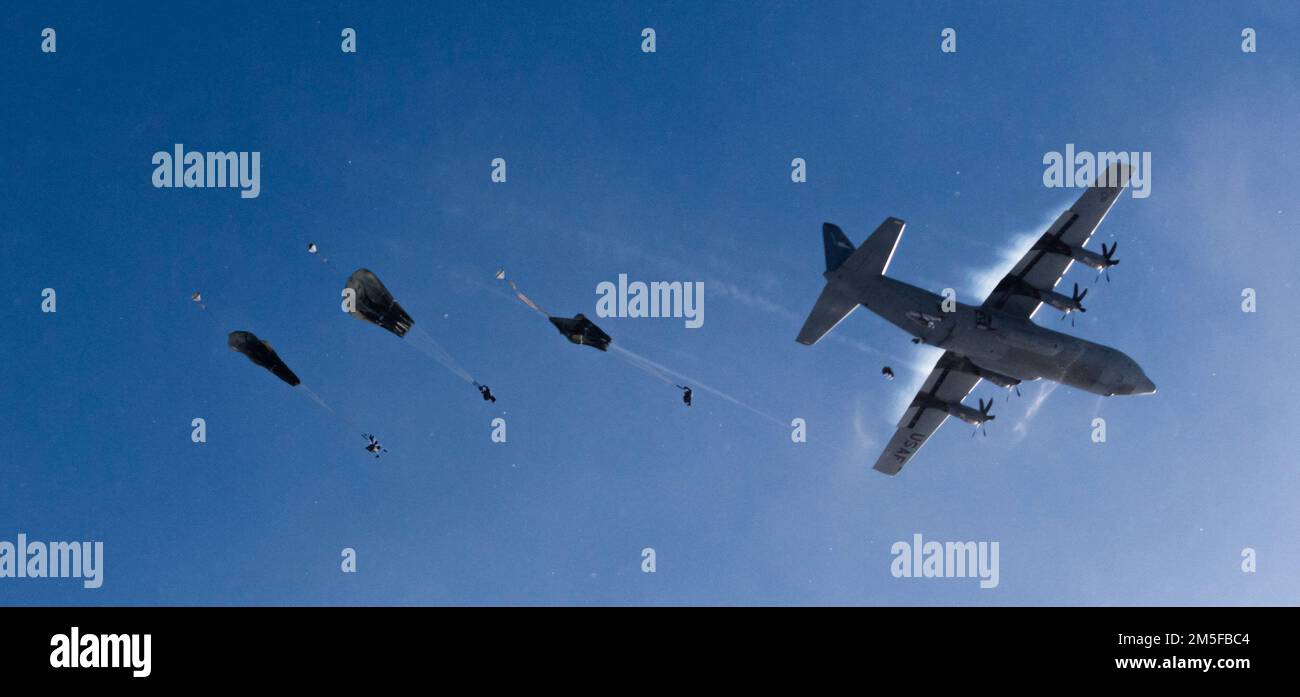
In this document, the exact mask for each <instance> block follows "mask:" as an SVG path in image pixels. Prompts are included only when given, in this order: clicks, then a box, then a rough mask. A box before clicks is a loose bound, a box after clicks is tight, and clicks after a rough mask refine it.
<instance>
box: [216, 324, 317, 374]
mask: <svg viewBox="0 0 1300 697" xmlns="http://www.w3.org/2000/svg"><path fill="white" fill-rule="evenodd" d="M226 343H227V344H229V346H230V349H231V350H232V351H238V352H240V353H242V354H244V355H245V356H248V360H250V361H252V362H254V363H256V364H258V365H260V366H262V367H263V368H266V369H267V370H269V371H271V372H272V373H275V376H276V377H277V378H280V379H281V380H284V381H285V382H287V383H289V385H291V386H293V387H297V386H298V384H299V383H300V382H302V381H301V380H299V379H298V376H297V375H294V374H293V371H292V370H289V366H287V365H285V364H284V361H282V360H280V356H279V354H277V353H276V352H275V349H273V348H271V345H270V344H268V343H266V342H265V341H262V340H261V339H259V338H257V335H256V334H254V333H252V332H230V336H229V337H228V338H227V339H226Z"/></svg>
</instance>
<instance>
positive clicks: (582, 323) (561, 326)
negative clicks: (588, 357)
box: [547, 312, 613, 351]
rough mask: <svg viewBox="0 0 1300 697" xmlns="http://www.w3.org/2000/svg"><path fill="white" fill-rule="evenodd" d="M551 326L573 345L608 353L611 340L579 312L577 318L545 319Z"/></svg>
mask: <svg viewBox="0 0 1300 697" xmlns="http://www.w3.org/2000/svg"><path fill="white" fill-rule="evenodd" d="M547 319H549V320H551V324H553V325H555V328H556V329H558V330H560V333H561V334H563V335H564V337H565V338H566V339H568V340H569V341H572V342H573V343H575V344H581V345H583V346H590V347H592V348H594V349H598V350H600V351H608V350H609V344H610V342H612V341H613V339H611V338H609V335H608V334H606V333H605V332H604V331H602V330H601V328H600V327H597V326H596V323H595V322H592V321H591V320H589V319H587V318H586V317H585V316H584V315H583V314H582V313H581V312H579V313H578V316H576V317H573V318H569V317H547Z"/></svg>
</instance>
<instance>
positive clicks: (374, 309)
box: [348, 269, 415, 336]
mask: <svg viewBox="0 0 1300 697" xmlns="http://www.w3.org/2000/svg"><path fill="white" fill-rule="evenodd" d="M348 288H351V289H352V291H353V292H354V293H356V310H355V311H354V312H353V313H352V315H353V316H354V317H356V318H357V319H360V320H365V321H366V322H370V323H371V324H376V325H379V326H381V327H383V328H384V329H387V330H388V331H390V332H392V333H394V334H396V335H398V336H406V332H407V331H409V330H410V329H411V325H413V324H415V320H413V319H411V316H410V315H408V314H406V310H403V309H402V306H401V305H400V304H398V302H397V300H396V299H394V298H393V294H392V293H390V292H388V289H387V288H385V287H384V284H383V282H381V281H380V280H379V277H378V276H376V275H375V274H374V273H372V272H371V271H370V269H357V270H356V271H354V272H352V275H351V276H348Z"/></svg>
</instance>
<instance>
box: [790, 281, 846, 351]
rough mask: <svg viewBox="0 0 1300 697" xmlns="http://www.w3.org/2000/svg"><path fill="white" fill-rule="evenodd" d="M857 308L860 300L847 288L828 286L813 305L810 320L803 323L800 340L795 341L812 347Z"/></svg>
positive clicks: (836, 285)
mask: <svg viewBox="0 0 1300 697" xmlns="http://www.w3.org/2000/svg"><path fill="white" fill-rule="evenodd" d="M857 307H858V298H857V296H856V295H853V294H851V292H850V291H849V290H848V289H847V287H845V286H842V285H838V284H834V283H828V284H826V287H825V288H824V289H822V294H821V295H819V296H817V304H815V305H813V309H812V312H811V313H810V314H809V315H808V320H807V321H806V322H804V323H803V329H800V330H799V338H797V339H795V341H798V342H799V343H801V344H804V345H806V346H812V345H813V344H815V343H817V342H818V341H820V340H821V338H822V337H823V336H826V333H827V332H829V331H830V330H832V329H834V328H835V325H837V324H839V323H840V322H841V321H843V320H844V318H845V317H848V316H849V313H850V312H853V310H855V309H857Z"/></svg>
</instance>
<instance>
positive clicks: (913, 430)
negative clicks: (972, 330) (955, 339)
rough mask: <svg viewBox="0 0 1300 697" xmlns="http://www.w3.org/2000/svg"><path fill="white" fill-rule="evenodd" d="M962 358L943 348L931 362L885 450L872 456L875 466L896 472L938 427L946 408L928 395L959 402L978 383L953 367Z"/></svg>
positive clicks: (969, 375)
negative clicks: (934, 403) (932, 367)
mask: <svg viewBox="0 0 1300 697" xmlns="http://www.w3.org/2000/svg"><path fill="white" fill-rule="evenodd" d="M961 362H962V360H961V358H959V357H958V356H957V355H956V354H954V353H953V352H952V351H945V352H944V354H943V355H942V356H940V357H939V360H938V362H936V363H935V364H934V369H932V370H931V371H930V376H929V377H927V378H926V379H925V383H924V384H922V385H921V391H920V392H918V393H917V394H916V398H915V399H913V400H912V405H911V406H909V407H908V408H907V410H906V411H904V412H903V418H902V419H900V420H899V421H898V430H897V431H895V432H894V437H893V438H891V439H890V440H889V445H887V446H885V451H884V452H883V453H881V454H880V458H879V459H878V460H876V464H875V468H874V469H876V470H877V471H879V472H884V473H885V474H898V471H899V470H901V469H903V465H905V464H907V461H908V460H910V459H912V456H913V455H915V454H916V451H918V450H920V449H921V446H922V445H925V442H926V441H927V440H929V439H930V436H932V435H934V432H935V431H937V430H939V427H940V426H942V425H943V422H944V421H946V420H947V419H948V412H946V411H943V410H941V409H937V408H935V407H932V406H930V407H928V406H925V404H926V403H927V402H928V401H929V399H927V398H928V397H934V398H935V399H938V400H939V401H942V402H960V401H961V400H963V399H965V398H966V395H968V394H970V391H971V390H973V389H975V386H976V385H978V384H979V381H980V379H979V378H978V377H976V376H974V375H971V374H970V373H964V372H961V371H959V370H957V369H956V367H957V366H958V365H960V364H961Z"/></svg>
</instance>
